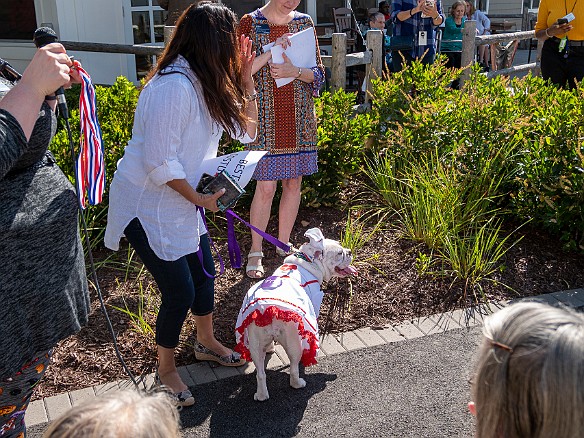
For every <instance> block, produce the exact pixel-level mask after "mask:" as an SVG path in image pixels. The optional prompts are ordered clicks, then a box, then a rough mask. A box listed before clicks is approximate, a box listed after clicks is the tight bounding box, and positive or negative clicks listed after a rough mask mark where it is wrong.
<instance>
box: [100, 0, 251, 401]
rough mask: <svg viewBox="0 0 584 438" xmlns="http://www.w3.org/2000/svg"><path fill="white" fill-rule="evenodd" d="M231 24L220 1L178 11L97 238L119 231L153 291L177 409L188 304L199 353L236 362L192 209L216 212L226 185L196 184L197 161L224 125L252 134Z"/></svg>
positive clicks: (241, 55)
mask: <svg viewBox="0 0 584 438" xmlns="http://www.w3.org/2000/svg"><path fill="white" fill-rule="evenodd" d="M236 23H237V17H236V16H235V14H234V13H233V12H232V11H231V9H229V8H227V7H226V6H223V5H222V4H219V3H211V2H200V3H199V4H198V5H191V6H189V8H188V9H187V10H186V11H185V12H184V13H183V14H182V15H181V17H180V18H179V20H178V21H177V24H176V29H175V31H174V34H173V36H172V39H171V40H170V42H169V44H168V45H167V46H166V48H165V50H164V52H163V53H162V55H161V57H160V58H159V60H158V64H157V65H156V66H155V67H154V68H153V70H152V71H151V72H150V74H149V75H148V76H147V78H146V85H145V86H144V88H143V90H142V92H141V93H140V98H139V99H138V106H137V108H136V115H135V117H134V127H133V130H132V139H131V140H130V142H129V144H128V145H127V147H126V149H125V151H124V156H123V158H122V159H121V160H120V161H119V163H118V168H117V170H116V173H115V174H114V178H113V181H112V184H111V187H110V195H109V209H108V219H107V227H106V231H105V239H104V241H105V245H106V247H108V248H110V249H113V250H118V249H119V241H120V239H121V237H122V236H123V235H125V236H126V238H127V239H128V241H129V242H130V244H131V245H132V246H133V247H134V249H135V250H136V253H137V254H138V255H139V256H140V259H141V260H142V262H143V263H144V265H145V266H146V268H147V269H148V271H150V273H151V274H152V276H153V277H154V280H155V281H156V284H157V285H158V288H159V289H160V292H161V296H162V302H161V305H160V309H159V311H158V316H157V318H156V345H157V348H158V369H157V373H156V377H157V381H158V383H160V384H163V385H166V386H168V387H169V388H171V389H172V392H173V393H174V397H175V401H176V403H177V404H178V405H180V406H190V405H192V404H194V397H193V395H192V394H191V392H190V391H189V389H188V387H187V385H186V384H185V383H184V382H183V381H182V379H181V377H180V375H179V373H178V370H177V368H176V364H175V359H174V351H175V348H176V347H177V345H178V343H179V336H180V333H181V329H182V326H183V323H184V321H185V319H186V316H187V313H188V311H189V310H190V311H191V312H192V313H193V315H194V316H195V323H196V327H197V344H196V345H195V357H196V358H197V359H198V360H212V361H215V362H218V363H219V364H221V365H225V366H239V365H242V364H243V363H244V361H243V360H242V359H240V356H239V354H237V353H235V352H233V351H232V350H231V349H229V348H227V347H225V346H224V345H222V344H221V343H220V342H219V341H218V340H217V339H216V338H215V335H214V333H213V309H214V278H213V276H214V274H215V266H214V262H213V257H212V254H211V249H210V247H209V238H208V235H207V229H206V227H205V222H204V220H203V217H202V214H204V212H202V209H201V207H202V208H206V209H209V210H211V211H218V207H217V199H218V198H219V197H220V196H221V195H222V194H223V193H224V191H225V190H224V189H222V190H220V191H218V192H216V193H214V194H208V195H206V194H202V193H198V192H196V190H195V187H196V186H197V183H198V182H199V180H200V178H201V170H199V168H200V164H201V162H202V161H203V160H204V159H206V158H213V157H215V156H216V155H217V148H218V145H219V141H220V139H221V135H222V134H223V132H224V131H226V132H227V133H228V134H229V135H231V136H233V137H234V138H237V139H239V140H241V141H242V142H244V143H245V142H250V141H252V140H253V139H254V138H255V135H256V125H257V106H256V93H255V85H254V82H253V78H252V76H251V68H252V65H253V60H254V59H255V53H252V51H251V42H250V40H249V38H247V37H245V36H241V37H240V38H239V41H238V38H237V36H236V32H235V26H236ZM219 79H220V80H219Z"/></svg>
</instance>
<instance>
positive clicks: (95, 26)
mask: <svg viewBox="0 0 584 438" xmlns="http://www.w3.org/2000/svg"><path fill="white" fill-rule="evenodd" d="M126 3H127V4H128V5H129V0H35V10H36V17H37V23H39V26H41V25H48V26H51V27H52V28H53V29H55V32H56V33H57V35H58V36H59V39H60V40H62V41H83V42H101V43H111V44H132V41H131V39H130V40H129V41H128V35H127V34H126V33H125V31H124V29H125V25H124V23H125V14H124V12H125V11H124V7H125V4H126ZM128 9H129V8H128ZM128 14H129V12H128ZM127 27H128V28H129V31H130V32H129V35H130V38H131V22H130V24H128V25H127ZM32 37H33V35H31V36H30V42H28V41H16V40H15V41H9V40H4V41H0V54H1V56H2V58H3V59H5V60H6V61H8V62H9V63H10V64H11V65H12V66H13V67H14V68H15V69H17V70H18V71H20V72H22V71H24V69H25V68H26V66H27V65H28V63H29V62H30V60H31V59H32V57H33V56H34V53H35V50H36V48H35V46H34V44H33V43H32ZM70 54H72V55H74V56H75V58H76V59H78V60H79V61H80V62H81V63H82V64H83V68H84V69H85V70H86V71H87V72H88V73H89V74H90V75H91V78H92V80H93V82H94V83H96V84H113V83H114V82H115V80H116V78H117V77H118V76H119V75H124V76H126V77H133V76H135V66H134V56H133V55H122V54H108V53H94V52H75V51H71V52H70Z"/></svg>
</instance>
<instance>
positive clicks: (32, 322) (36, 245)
mask: <svg viewBox="0 0 584 438" xmlns="http://www.w3.org/2000/svg"><path fill="white" fill-rule="evenodd" d="M76 65H77V64H74V63H73V62H72V61H71V59H70V58H69V57H68V56H67V53H66V51H65V49H64V47H63V46H62V45H61V44H58V43H53V44H48V45H46V46H44V47H43V48H41V49H38V50H37V51H36V53H35V55H34V57H33V58H32V61H31V62H30V64H29V65H28V67H27V68H26V70H25V71H24V73H23V75H22V78H21V79H20V81H18V82H17V83H16V85H14V84H13V83H12V82H11V81H6V80H4V79H0V206H1V207H0V260H2V263H0V301H1V302H2V306H1V308H0V351H1V352H2V353H1V354H0V437H18V438H21V437H24V436H25V434H26V427H25V424H24V416H25V413H26V409H27V407H28V403H29V401H30V398H31V396H32V394H33V391H34V389H35V387H36V386H37V384H38V382H39V381H40V379H41V378H42V377H43V375H44V373H45V370H46V368H47V366H48V365H49V363H50V359H51V355H52V349H53V348H54V347H55V345H57V343H58V342H59V341H61V340H63V339H65V338H67V337H68V336H70V335H72V334H74V333H76V332H78V331H79V330H80V329H81V327H82V326H84V325H85V324H86V323H87V320H88V316H89V312H90V299H89V293H88V286H87V277H86V273H85V260H84V256H83V247H82V246H81V238H80V235H79V227H78V201H77V195H76V194H75V189H74V188H73V186H72V185H71V183H70V182H69V180H68V179H67V177H66V176H65V175H64V174H63V172H62V171H61V169H60V168H59V166H57V164H56V162H55V158H54V157H53V156H52V155H51V154H50V152H48V147H49V143H50V142H51V139H52V137H53V135H54V134H55V131H56V129H57V119H56V116H55V112H54V111H55V107H56V102H57V101H56V96H55V90H57V89H58V88H59V87H62V86H68V85H69V84H71V83H80V82H81V78H80V76H79V73H78V72H77V70H76V69H75V66H76ZM2 96H3V97H2Z"/></svg>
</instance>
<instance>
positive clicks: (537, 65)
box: [533, 40, 543, 76]
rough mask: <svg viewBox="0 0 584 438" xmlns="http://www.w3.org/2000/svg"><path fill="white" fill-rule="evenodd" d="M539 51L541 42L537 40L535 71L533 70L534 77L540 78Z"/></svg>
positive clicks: (541, 46) (541, 45)
mask: <svg viewBox="0 0 584 438" xmlns="http://www.w3.org/2000/svg"><path fill="white" fill-rule="evenodd" d="M541 49H543V40H537V54H536V55H535V63H536V64H535V69H534V70H533V75H534V76H541V66H540V63H541Z"/></svg>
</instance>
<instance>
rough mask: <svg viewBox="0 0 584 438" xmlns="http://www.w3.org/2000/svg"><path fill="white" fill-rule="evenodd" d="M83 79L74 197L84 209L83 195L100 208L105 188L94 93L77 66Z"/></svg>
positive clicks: (84, 72) (88, 77)
mask: <svg viewBox="0 0 584 438" xmlns="http://www.w3.org/2000/svg"><path fill="white" fill-rule="evenodd" d="M77 71H78V72H79V75H80V76H81V79H82V86H81V95H80V96H79V121H80V128H81V135H80V137H79V139H80V150H79V156H78V157H77V163H76V172H77V193H78V195H79V203H80V205H81V206H82V207H83V208H85V205H86V204H85V194H86V193H87V198H88V200H89V203H90V204H91V205H96V204H99V203H100V202H101V200H102V195H103V191H104V188H105V160H104V151H103V141H102V137H101V128H100V126H99V121H98V120H97V107H96V99H95V89H94V87H93V84H92V83H91V77H90V76H89V74H88V73H87V72H86V71H85V70H83V68H81V66H77Z"/></svg>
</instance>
